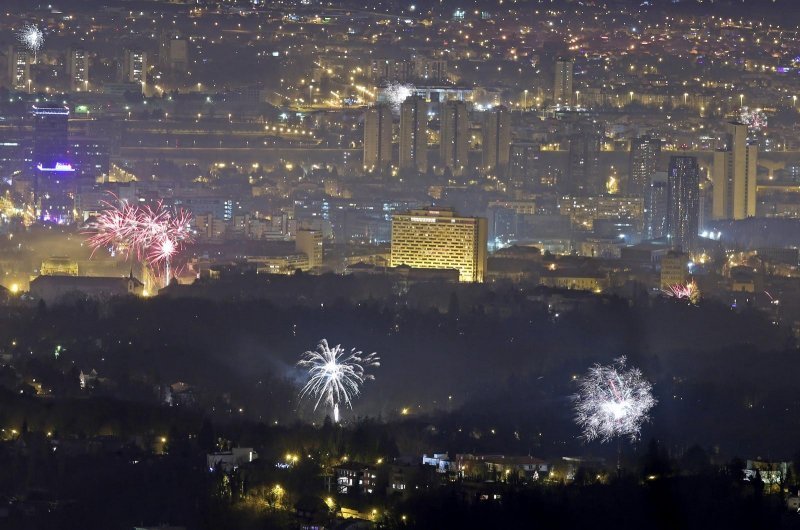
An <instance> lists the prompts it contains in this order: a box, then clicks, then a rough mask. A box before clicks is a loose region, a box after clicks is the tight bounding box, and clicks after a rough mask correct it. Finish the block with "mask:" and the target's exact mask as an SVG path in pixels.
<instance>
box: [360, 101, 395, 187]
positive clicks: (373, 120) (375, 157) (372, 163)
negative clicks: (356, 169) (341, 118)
mask: <svg viewBox="0 0 800 530" xmlns="http://www.w3.org/2000/svg"><path fill="white" fill-rule="evenodd" d="M391 164H392V108H391V107H390V106H389V105H387V104H385V103H379V104H377V105H375V106H373V107H370V108H369V109H367V111H366V112H365V113H364V171H369V172H372V171H379V172H380V171H383V170H384V169H386V168H387V167H388V166H390V165H391Z"/></svg>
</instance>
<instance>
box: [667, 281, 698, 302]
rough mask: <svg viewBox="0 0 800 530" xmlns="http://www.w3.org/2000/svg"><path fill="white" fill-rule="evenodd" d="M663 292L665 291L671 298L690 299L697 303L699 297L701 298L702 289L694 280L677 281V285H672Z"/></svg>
mask: <svg viewBox="0 0 800 530" xmlns="http://www.w3.org/2000/svg"><path fill="white" fill-rule="evenodd" d="M661 292H663V293H664V294H665V295H666V296H667V297H669V298H675V299H676V300H688V301H689V302H691V303H693V304H695V303H697V301H698V299H699V298H700V290H699V289H698V288H697V284H696V283H695V282H694V280H692V281H690V282H688V283H676V284H675V285H670V286H669V287H668V288H666V289H663V290H662V291H661Z"/></svg>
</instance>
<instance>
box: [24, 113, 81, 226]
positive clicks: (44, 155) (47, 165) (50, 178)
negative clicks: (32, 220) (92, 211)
mask: <svg viewBox="0 0 800 530" xmlns="http://www.w3.org/2000/svg"><path fill="white" fill-rule="evenodd" d="M32 114H33V157H32V158H33V167H32V168H31V169H32V171H33V181H34V201H35V203H36V205H37V212H38V214H37V215H38V216H39V218H40V219H41V220H43V221H47V222H54V223H59V224H61V223H69V222H71V219H72V210H73V207H74V200H73V196H74V189H73V188H74V186H75V182H74V181H75V168H74V167H73V164H72V161H71V160H69V155H68V151H69V109H68V108H67V107H65V106H63V105H56V104H44V105H38V106H34V107H33V112H32Z"/></svg>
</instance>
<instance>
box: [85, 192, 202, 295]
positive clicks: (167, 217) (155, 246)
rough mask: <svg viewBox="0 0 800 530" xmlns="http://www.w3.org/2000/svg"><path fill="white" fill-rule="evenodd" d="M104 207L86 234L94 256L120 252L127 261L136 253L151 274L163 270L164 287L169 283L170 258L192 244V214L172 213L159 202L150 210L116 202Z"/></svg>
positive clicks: (184, 212)
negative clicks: (101, 251)
mask: <svg viewBox="0 0 800 530" xmlns="http://www.w3.org/2000/svg"><path fill="white" fill-rule="evenodd" d="M104 206H105V209H104V210H103V212H102V213H101V214H100V215H99V216H98V217H97V219H96V220H95V222H94V223H92V224H91V225H90V226H89V229H88V231H87V233H88V234H90V237H89V238H88V239H87V242H88V243H89V246H91V247H92V248H93V253H94V252H96V251H97V249H98V248H101V247H102V248H111V249H113V250H116V251H120V252H123V253H124V254H125V257H126V258H129V257H130V256H131V254H135V255H136V258H137V259H139V260H140V261H144V262H145V263H147V265H148V266H150V267H151V268H152V269H153V270H154V271H163V273H164V284H165V285H166V284H167V283H169V274H170V266H171V263H172V261H173V258H174V257H175V255H176V254H178V253H179V252H180V251H181V250H183V248H184V247H185V246H186V245H187V244H190V243H191V242H192V241H193V236H192V231H191V226H190V225H191V221H192V217H191V215H190V214H189V213H188V212H186V211H184V210H178V211H177V212H173V211H172V210H170V209H168V208H166V207H165V206H164V205H163V204H162V203H158V204H157V205H156V207H155V208H151V207H149V206H143V207H139V206H131V205H129V204H127V203H125V202H124V201H119V200H117V201H115V202H114V203H111V202H104Z"/></svg>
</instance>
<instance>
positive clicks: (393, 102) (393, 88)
mask: <svg viewBox="0 0 800 530" xmlns="http://www.w3.org/2000/svg"><path fill="white" fill-rule="evenodd" d="M413 94H414V85H408V84H402V83H390V84H388V85H386V87H385V88H384V89H383V95H384V98H385V99H386V101H387V102H388V103H389V105H390V106H391V107H392V111H394V112H395V113H397V112H400V105H402V103H403V102H404V101H405V100H406V99H408V98H409V96H412V95H413Z"/></svg>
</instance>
